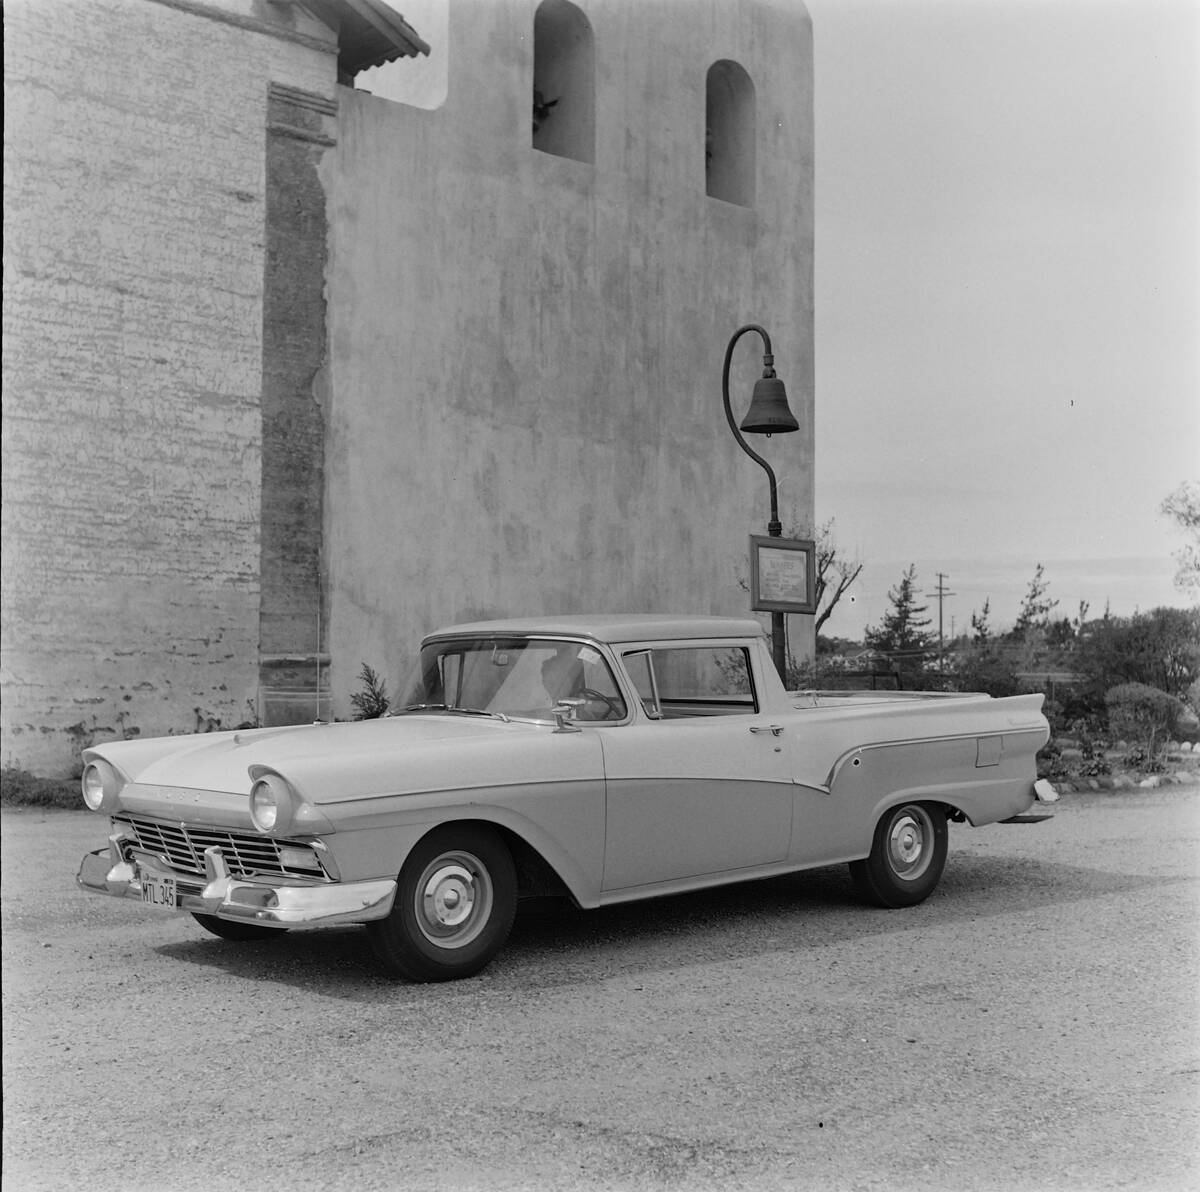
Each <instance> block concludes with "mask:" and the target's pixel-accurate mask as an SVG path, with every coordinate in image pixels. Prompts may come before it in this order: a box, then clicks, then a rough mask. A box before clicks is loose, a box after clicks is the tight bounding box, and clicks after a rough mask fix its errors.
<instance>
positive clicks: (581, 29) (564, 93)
mask: <svg viewBox="0 0 1200 1192" xmlns="http://www.w3.org/2000/svg"><path fill="white" fill-rule="evenodd" d="M594 58H595V55H594V52H593V47H592V27H591V25H590V24H588V19H587V17H586V16H584V15H583V13H582V12H581V11H580V9H578V8H577V7H576V6H575V5H574V4H572V3H570V0H542V3H541V4H539V5H538V7H537V12H536V13H535V14H534V18H533V142H532V143H533V147H534V148H535V149H540V150H541V151H542V152H543V153H553V154H554V155H555V156H556V157H571V158H574V159H575V160H576V161H587V162H591V161H594V160H595V139H596V115H595V113H596V86H595V61H594Z"/></svg>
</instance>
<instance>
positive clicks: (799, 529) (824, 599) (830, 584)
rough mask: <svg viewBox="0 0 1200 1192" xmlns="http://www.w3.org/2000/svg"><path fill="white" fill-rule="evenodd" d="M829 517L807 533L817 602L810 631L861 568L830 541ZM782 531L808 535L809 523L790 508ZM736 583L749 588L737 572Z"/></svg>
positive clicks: (817, 626)
mask: <svg viewBox="0 0 1200 1192" xmlns="http://www.w3.org/2000/svg"><path fill="white" fill-rule="evenodd" d="M833 521H834V519H833V518H832V517H831V518H830V519H829V520H828V521H827V522H825V523H824V524H823V525H820V526H818V527H817V529H816V531H815V532H812V534H811V537H812V539H813V543H814V546H815V552H816V567H817V575H816V582H815V584H814V594H815V596H816V604H817V613H816V620H815V621H814V623H813V632H814V634H820V632H821V627H822V626H823V625H824V624H825V622H826V621H828V620H829V618H830V616H831V615H832V613H833V610H834V609H835V608H837V605H838V601H839V600H841V598H842V597H843V596H845V594H846V593H847V592H848V591H849V590H850V588H851V586H852V585H853V584H854V582H855V580H857V579H858V577H859V575H860V574H861V572H862V569H863V563H862V560H861V559H847V558H844V557H843V555H842V553H841V548H840V547H839V546H838V544H837V543H836V542H835V541H834V537H833ZM786 533H787V537H789V538H808V537H810V531H809V527H807V526H802V525H801V524H800V523H799V522H798V521H797V520H795V513H794V512H793V523H792V525H790V526H788V528H787V531H786ZM738 586H739V587H740V588H741V589H742V591H743V592H748V591H749V590H750V584H749V582H748V581H747V580H746V578H745V576H742V575H739V576H738Z"/></svg>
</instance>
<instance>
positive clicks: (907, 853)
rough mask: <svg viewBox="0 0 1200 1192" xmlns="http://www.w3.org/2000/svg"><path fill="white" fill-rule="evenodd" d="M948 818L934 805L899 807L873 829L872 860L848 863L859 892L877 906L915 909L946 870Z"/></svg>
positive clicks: (908, 804)
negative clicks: (911, 907)
mask: <svg viewBox="0 0 1200 1192" xmlns="http://www.w3.org/2000/svg"><path fill="white" fill-rule="evenodd" d="M948 841H949V831H948V830H947V827H946V814H945V812H944V811H943V810H942V809H941V808H940V807H939V806H937V805H936V804H933V803H902V804H901V805H900V806H899V807H892V808H890V809H889V810H888V811H886V812H885V813H884V814H883V816H882V817H881V818H880V820H879V823H878V824H876V826H875V839H874V841H873V843H872V846H871V855H870V856H869V857H867V858H866V859H865V860H863V861H851V862H850V876H851V877H852V878H853V879H854V884H855V886H856V887H857V888H858V892H859V893H860V894H861V895H862V896H863V897H864V898H866V899H867V901H869V902H873V903H875V905H876V906H887V907H900V906H915V905H916V904H917V903H918V902H923V901H924V900H925V899H926V898H928V897H929V895H930V894H932V893H933V891H934V889H935V888H936V886H937V884H938V882H939V881H940V880H941V876H942V870H943V869H945V868H946V850H947V845H948Z"/></svg>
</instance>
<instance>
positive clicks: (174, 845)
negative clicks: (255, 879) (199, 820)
mask: <svg viewBox="0 0 1200 1192" xmlns="http://www.w3.org/2000/svg"><path fill="white" fill-rule="evenodd" d="M113 821H114V823H118V824H123V825H124V826H125V827H126V828H127V829H129V830H130V831H131V832H132V833H133V835H134V838H135V842H136V845H137V847H138V848H141V849H144V850H145V851H146V852H148V853H153V854H155V855H156V856H160V857H165V858H166V860H167V862H168V864H170V865H171V867H172V868H173V869H182V870H185V871H187V872H189V873H197V874H203V873H204V871H205V870H204V850H205V849H206V848H212V847H213V845H216V846H217V847H218V848H219V849H220V850H221V853H222V855H223V856H224V858H225V864H226V865H227V866H228V867H229V872H230V873H232V874H233V875H234V876H235V877H251V876H254V875H261V876H276V877H280V876H284V875H288V876H295V877H307V878H314V877H315V878H324V877H325V873H324V872H323V871H322V870H321V869H320V866H319V865H318V863H317V861H316V859H315V857H314V859H313V861H312V864H311V866H303V867H301V866H296V865H285V864H284V863H283V861H282V859H281V858H280V854H279V849H280V846H281V845H282V846H283V847H285V848H304V849H306V850H307V845H305V844H303V843H301V842H299V841H290V840H274V839H273V838H271V837H270V836H258V835H256V834H254V833H252V832H233V831H229V830H228V829H226V828H202V827H198V826H197V825H194V824H181V823H178V822H171V821H168V820H157V819H151V818H150V817H149V816H145V815H118V816H114V817H113ZM310 855H311V853H310Z"/></svg>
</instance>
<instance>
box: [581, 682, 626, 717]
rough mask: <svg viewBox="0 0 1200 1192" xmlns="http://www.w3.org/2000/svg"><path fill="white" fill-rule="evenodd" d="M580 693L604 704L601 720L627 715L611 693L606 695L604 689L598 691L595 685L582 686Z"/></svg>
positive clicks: (586, 697)
mask: <svg viewBox="0 0 1200 1192" xmlns="http://www.w3.org/2000/svg"><path fill="white" fill-rule="evenodd" d="M579 694H580V695H582V696H583V697H584V699H588V700H595V701H596V702H597V703H601V704H603V705H604V715H603V716H601V717H599V719H600V720H620V719H621V717H622V716H624V715H625V712H624V710H623V709H622V708H621V705H620V704H619V703H618V702H617V700H615V699H613V697H612V696H610V695H605V694H604V692H603V691H597V690H596V689H595V688H594V687H580V688H579Z"/></svg>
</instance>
